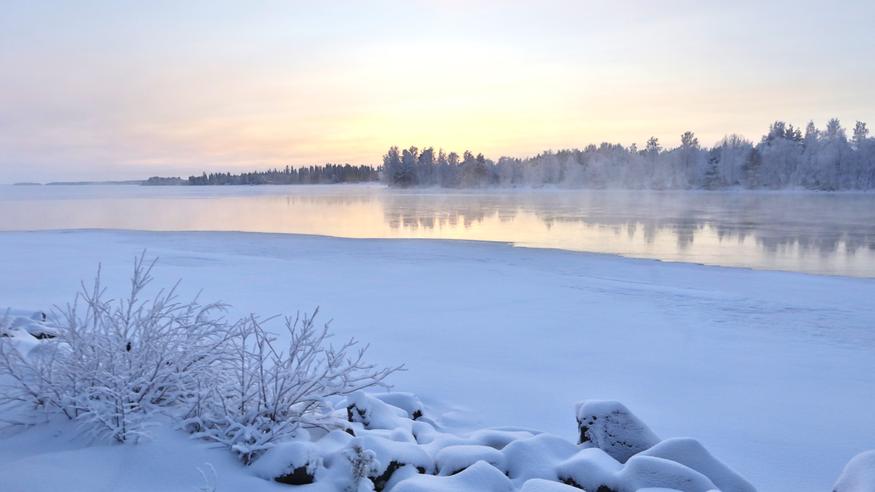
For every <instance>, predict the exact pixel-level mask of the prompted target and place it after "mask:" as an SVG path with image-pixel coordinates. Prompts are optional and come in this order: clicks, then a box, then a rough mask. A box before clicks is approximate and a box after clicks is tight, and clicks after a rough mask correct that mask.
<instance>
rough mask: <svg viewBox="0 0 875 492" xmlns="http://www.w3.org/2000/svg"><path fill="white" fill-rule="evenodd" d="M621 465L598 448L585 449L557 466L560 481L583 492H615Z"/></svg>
mask: <svg viewBox="0 0 875 492" xmlns="http://www.w3.org/2000/svg"><path fill="white" fill-rule="evenodd" d="M622 469H623V465H622V464H621V463H620V462H619V461H617V460H615V459H614V458H613V457H611V456H610V455H609V454H607V453H606V452H604V451H602V450H601V449H599V448H587V449H582V450H580V451H579V452H578V453H577V454H575V455H574V456H572V457H571V458H568V459H567V460H565V461H563V462H561V463H559V464H558V466H557V468H556V475H557V477H558V478H559V480H560V481H562V482H564V483H567V484H569V485H573V486H575V487H579V488H582V489H584V490H592V491H605V490H617V482H618V476H619V474H620V472H621V471H622Z"/></svg>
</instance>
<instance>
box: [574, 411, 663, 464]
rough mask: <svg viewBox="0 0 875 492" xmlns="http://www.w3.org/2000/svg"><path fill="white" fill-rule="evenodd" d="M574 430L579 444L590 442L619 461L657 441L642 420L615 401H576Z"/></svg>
mask: <svg viewBox="0 0 875 492" xmlns="http://www.w3.org/2000/svg"><path fill="white" fill-rule="evenodd" d="M577 429H578V432H579V435H580V440H579V442H580V443H581V444H585V443H591V445H593V446H595V447H597V448H599V449H601V450H603V451H604V452H606V453H608V454H609V455H611V456H612V457H613V458H614V459H616V460H617V461H619V462H621V463H625V462H626V460H628V459H629V458H630V457H631V456H632V455H634V454H636V453H640V452H641V451H644V450H645V449H647V448H649V447H651V446H653V445H654V444H656V443H658V442H659V438H658V437H656V434H654V433H653V431H651V430H650V428H649V427H647V425H645V424H644V422H642V421H641V420H639V419H638V417H636V416H635V415H633V414H632V412H630V411H629V409H628V408H626V406H625V405H623V404H622V403H620V402H616V401H607V400H587V401H583V402H581V403H578V404H577Z"/></svg>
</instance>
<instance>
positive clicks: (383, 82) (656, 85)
mask: <svg viewBox="0 0 875 492" xmlns="http://www.w3.org/2000/svg"><path fill="white" fill-rule="evenodd" d="M36 4H37V2H27V1H23V0H12V1H11V2H10V4H9V5H6V4H4V15H3V16H0V72H2V73H3V74H4V75H3V77H0V108H2V111H0V182H9V181H22V180H36V181H46V180H60V179H120V178H141V177H144V176H148V175H153V174H161V175H188V174H192V173H199V172H200V171H201V170H226V169H230V170H238V169H252V168H265V167H272V166H280V165H285V164H307V163H320V162H326V161H332V162H353V163H378V162H379V160H380V157H381V155H382V153H383V152H385V150H386V148H387V147H388V146H390V145H400V146H409V145H418V146H426V145H432V146H435V147H443V148H446V149H452V150H457V151H462V150H465V149H471V150H474V151H478V152H484V153H485V154H487V155H488V156H491V157H498V156H500V155H516V156H525V155H531V154H535V153H538V152H540V151H542V150H547V149H558V148H566V147H583V146H585V145H586V144H588V143H599V142H601V141H610V142H619V143H623V144H630V143H633V142H637V143H639V144H641V143H643V142H644V141H645V140H646V139H647V138H648V137H649V136H651V135H655V136H657V137H659V138H660V139H661V140H662V141H663V142H664V144H666V145H669V146H670V145H674V144H675V143H676V140H677V139H678V137H677V136H678V135H679V134H680V133H682V132H683V131H685V130H688V129H689V130H693V131H695V132H696V133H697V134H698V135H699V137H700V140H702V141H703V142H704V143H707V144H710V143H713V142H714V141H717V140H718V139H719V138H721V137H722V136H723V135H725V134H728V133H733V132H735V133H741V134H743V135H745V136H747V137H748V138H751V139H756V138H758V137H759V135H761V134H762V133H763V131H764V130H765V129H766V128H767V126H768V124H769V122H771V121H773V120H775V119H784V120H788V121H790V122H792V123H795V124H804V123H805V122H807V121H808V120H809V119H813V120H814V121H815V122H816V123H818V124H823V122H824V121H825V120H826V119H827V118H829V117H832V116H837V117H839V118H840V119H842V120H843V122H844V123H845V125H846V126H851V125H852V124H853V122H854V120H857V119H860V120H864V121H865V120H867V119H868V120H869V121H870V123H875V121H873V120H875V118H873V116H875V93H873V91H872V90H871V87H872V82H873V81H875V64H872V63H871V62H869V60H870V58H871V53H873V52H875V49H873V48H875V36H873V35H872V31H871V26H872V25H875V7H873V5H872V3H871V2H862V1H860V2H847V3H843V4H841V5H838V6H831V5H827V4H825V3H824V2H772V3H769V4H768V5H762V4H761V3H760V2H747V3H745V2H741V3H735V2H734V3H732V5H728V4H727V3H725V2H682V1H674V2H644V1H630V2H606V1H598V2H596V1H577V2H571V1H547V2H539V3H538V4H537V6H535V5H534V4H532V3H531V2H497V1H496V2H459V1H443V2H438V1H403V2H402V1H398V2H389V1H383V2H345V3H341V2H337V3H333V4H332V5H330V6H314V5H313V4H312V3H310V2H287V1H274V2H231V1H210V2H208V1H191V2H175V1H169V0H168V1H155V2H109V1H83V2H58V3H54V4H53V3H52V2H40V3H39V5H36Z"/></svg>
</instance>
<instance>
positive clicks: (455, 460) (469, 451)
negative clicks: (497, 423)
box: [435, 444, 504, 475]
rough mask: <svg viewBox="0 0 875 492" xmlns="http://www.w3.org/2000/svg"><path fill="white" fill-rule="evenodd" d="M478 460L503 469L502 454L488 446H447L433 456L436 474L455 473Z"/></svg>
mask: <svg viewBox="0 0 875 492" xmlns="http://www.w3.org/2000/svg"><path fill="white" fill-rule="evenodd" d="M478 461H485V462H487V463H489V464H490V465H492V466H494V467H496V468H498V469H499V470H502V471H504V455H503V454H501V451H498V450H496V449H495V448H491V447H489V446H480V445H476V444H463V445H455V446H447V447H445V448H443V449H441V450H440V451H438V453H437V456H435V462H436V464H437V469H438V475H455V474H456V473H459V472H460V471H462V470H464V469H465V468H468V467H469V466H471V465H473V464H474V463H477V462H478Z"/></svg>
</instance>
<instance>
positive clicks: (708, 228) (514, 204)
mask: <svg viewBox="0 0 875 492" xmlns="http://www.w3.org/2000/svg"><path fill="white" fill-rule="evenodd" d="M82 228H100V229H141V230H175V231H189V230H190V231H249V232H272V233H301V234H319V235H328V236H339V237H356V238H438V239H467V240H488V241H504V242H510V243H514V244H516V245H519V246H529V247H543V248H559V249H566V250H573V251H586V252H594V253H609V254H619V255H624V256H629V257H636V258H651V259H659V260H665V261H680V262H691V263H703V264H709V265H722V266H736V267H750V268H758V269H778V270H789V271H797V272H807V273H820V274H832V275H850V276H861V277H875V194H866V193H817V192H750V191H720V192H716V191H707V192H706V191H703V192H690V191H671V192H651V191H594V190H562V189H540V190H528V189H527V190H467V191H447V190H390V189H387V188H384V187H382V186H378V185H336V186H328V185H326V186H306V185H305V186H259V187H236V186H228V187H143V186H132V185H94V186H0V230H6V231H11V230H45V229H82Z"/></svg>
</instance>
